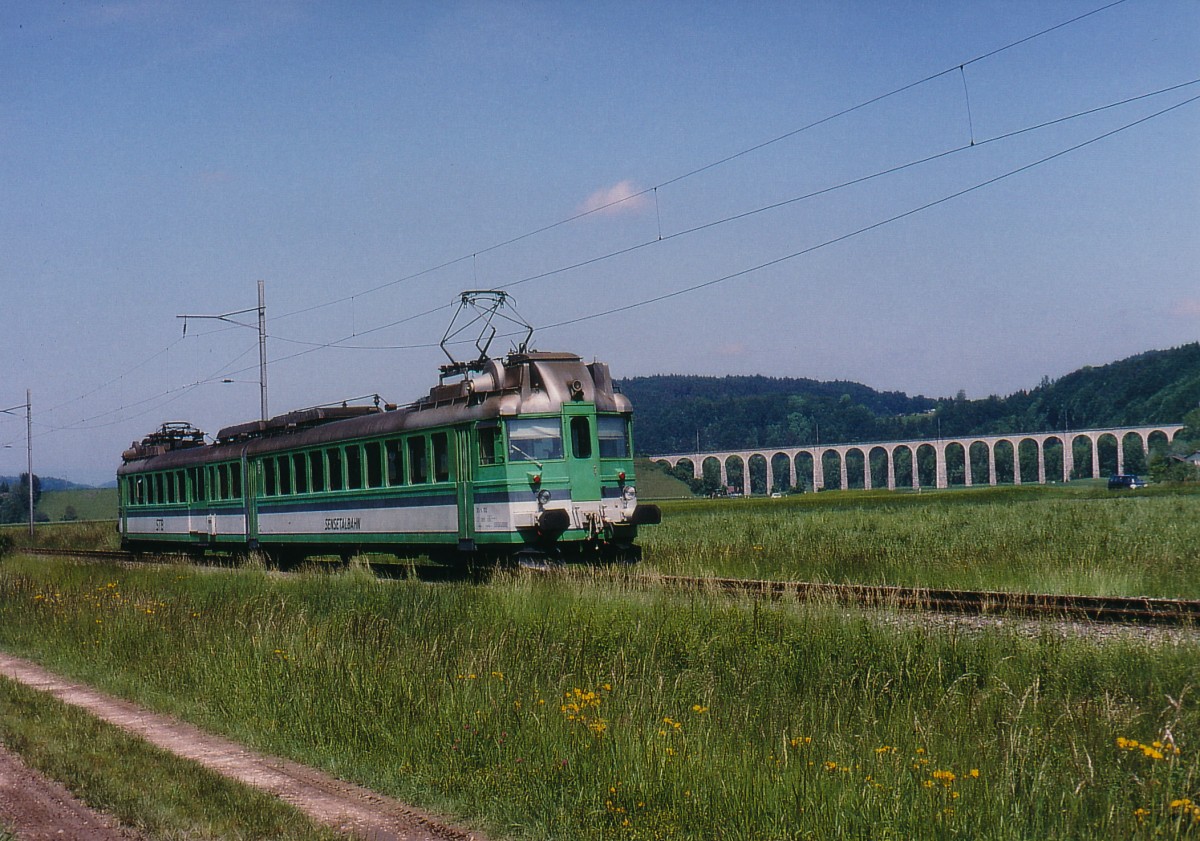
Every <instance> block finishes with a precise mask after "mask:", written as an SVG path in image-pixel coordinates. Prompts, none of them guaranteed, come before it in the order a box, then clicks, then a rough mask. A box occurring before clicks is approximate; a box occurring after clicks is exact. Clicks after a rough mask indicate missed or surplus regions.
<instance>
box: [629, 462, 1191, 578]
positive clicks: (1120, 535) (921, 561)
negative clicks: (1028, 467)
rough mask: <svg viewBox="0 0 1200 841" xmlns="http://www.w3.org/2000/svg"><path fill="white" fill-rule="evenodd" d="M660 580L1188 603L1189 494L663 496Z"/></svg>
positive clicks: (656, 543) (655, 539)
mask: <svg viewBox="0 0 1200 841" xmlns="http://www.w3.org/2000/svg"><path fill="white" fill-rule="evenodd" d="M661 504H662V506H663V522H662V525H661V526H658V527H656V528H653V529H645V530H644V531H643V533H642V539H641V543H642V545H643V546H644V547H645V550H646V564H645V566H646V567H647V568H649V569H654V570H657V571H659V572H662V573H664V574H673V575H706V576H707V575H711V576H728V577H741V578H767V579H785V580H803V581H822V582H835V583H843V582H846V583H861V584H895V585H912V586H925V587H951V588H961V589H979V590H1013V591H1019V592H1054V593H1076V594H1084V595H1120V596H1136V595H1142V596H1160V597H1165V598H1188V599H1196V598H1200V574H1198V572H1200V517H1197V516H1196V515H1197V512H1198V511H1200V488H1188V487H1187V486H1180V487H1177V488H1152V489H1148V490H1146V491H1134V492H1111V491H1108V490H1107V489H1105V488H1104V487H1103V485H1094V484H1083V485H1074V484H1073V485H1069V486H1049V487H1044V486H1026V487H1015V488H1014V487H1001V488H978V489H972V490H949V491H940V492H923V493H920V494H917V493H899V494H897V493H889V492H887V491H845V492H831V493H823V494H804V495H801V496H794V497H786V498H784V499H766V498H757V499H732V500H721V501H710V500H696V501H687V502H681V501H668V502H663V503H661Z"/></svg>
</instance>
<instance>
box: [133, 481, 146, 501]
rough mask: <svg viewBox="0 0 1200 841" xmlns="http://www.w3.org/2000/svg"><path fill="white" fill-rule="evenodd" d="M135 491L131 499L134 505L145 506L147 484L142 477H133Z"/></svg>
mask: <svg viewBox="0 0 1200 841" xmlns="http://www.w3.org/2000/svg"><path fill="white" fill-rule="evenodd" d="M132 481H133V491H132V493H131V494H130V497H129V498H130V499H131V500H133V503H134V505H144V504H145V502H146V483H145V481H143V479H142V477H141V476H134V477H133V480H132Z"/></svg>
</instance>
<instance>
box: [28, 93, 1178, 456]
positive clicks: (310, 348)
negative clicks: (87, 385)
mask: <svg viewBox="0 0 1200 841" xmlns="http://www.w3.org/2000/svg"><path fill="white" fill-rule="evenodd" d="M1196 84H1200V79H1193V80H1190V81H1187V82H1182V83H1179V84H1176V85H1172V86H1169V87H1166V88H1162V89H1159V90H1155V91H1151V92H1148V93H1144V94H1139V95H1137V96H1133V97H1128V98H1126V99H1123V100H1119V101H1117V102H1112V103H1107V104H1105V105H1101V106H1096V107H1094V108H1090V109H1086V110H1083V111H1079V112H1075V113H1073V114H1070V115H1066V116H1062V117H1058V118H1055V119H1052V120H1047V121H1044V122H1042V123H1038V124H1036V125H1033V126H1027V127H1024V128H1021V129H1016V130H1013V131H1010V132H1005V133H1003V134H999V135H996V136H994V137H991V138H987V139H984V140H981V141H978V142H976V143H974V144H967V145H963V146H958V147H955V148H952V149H947V150H944V151H942V152H938V153H935V154H933V155H929V156H926V157H924V158H920V159H917V160H914V161H910V162H907V163H904V164H899V165H896V166H893V167H889V168H886V169H883V170H879V171H877V172H874V173H870V174H868V175H864V176H859V177H857V178H853V179H849V180H847V181H844V182H840V183H838V184H835V185H831V186H829V187H826V188H822V189H821V190H816V191H812V192H810V193H806V194H804V195H801V196H795V197H792V198H789V199H785V200H783V201H781V202H775V203H772V204H769V205H765V206H762V207H759V208H754V209H752V210H749V211H743V212H741V213H738V214H733V215H731V216H727V217H724V218H722V219H718V220H713V221H710V222H706V223H704V224H701V225H697V226H694V227H692V228H688V229H685V230H681V231H677V232H675V233H672V234H667V235H665V236H663V237H662V238H661V240H660V239H654V240H647V241H644V242H641V243H637V244H635V245H632V246H628V247H626V248H622V249H618V250H616V251H613V252H609V253H607V254H604V255H599V256H597V257H594V258H590V259H588V260H584V261H579V262H577V263H573V264H570V265H568V266H564V267H559V268H557V269H553V270H551V271H548V272H542V273H539V274H537V275H531V276H529V277H526V278H521V279H519V280H516V281H513V282H511V283H509V284H505V285H503V286H501V287H500V288H511V287H513V286H517V285H520V284H523V283H526V282H530V281H533V280H538V279H541V278H544V277H548V276H551V275H554V274H560V273H562V272H565V271H570V270H572V269H576V268H580V267H583V266H587V265H592V264H595V263H597V262H600V261H602V260H606V259H610V258H612V257H614V256H619V255H622V254H627V253H630V252H632V251H636V250H638V249H641V248H646V247H648V246H650V245H654V244H657V243H658V242H660V241H662V242H665V241H668V240H671V239H674V238H677V237H681V236H686V235H688V234H691V233H695V232H697V231H701V230H705V229H707V228H711V227H714V226H716V225H720V224H725V223H727V222H731V221H735V220H739V219H744V218H746V217H748V216H752V215H755V214H758V213H762V212H765V211H768V210H772V209H776V208H778V207H782V206H785V205H788V204H792V203H795V202H798V201H802V200H804V199H807V198H812V197H814V196H818V195H822V194H825V193H828V192H831V191H833V190H837V189H843V188H845V187H848V186H852V185H854V184H859V183H862V182H864V181H867V180H871V179H874V178H879V177H881V176H884V175H888V174H891V173H894V172H898V171H901V170H904V169H908V168H911V167H914V166H918V165H921V164H924V163H928V162H931V161H935V160H938V159H940V158H944V157H947V156H949V155H953V154H956V153H959V152H963V151H966V150H968V149H971V148H980V147H982V146H984V145H987V144H991V143H996V142H999V141H1002V140H1006V139H1009V138H1012V137H1015V136H1018V135H1021V134H1026V133H1029V132H1032V131H1036V130H1038V129H1041V128H1045V127H1047V126H1051V125H1057V124H1060V123H1063V122H1065V121H1068V120H1073V119H1077V118H1079V117H1082V116H1087V115H1090V114H1095V113H1099V112H1101V111H1105V110H1110V109H1112V108H1116V107H1119V106H1121V105H1127V104H1130V103H1133V102H1137V101H1140V100H1144V99H1147V98H1150V97H1153V96H1158V95H1161V94H1164V93H1169V92H1172V91H1176V90H1181V89H1183V88H1186V87H1189V86H1193V85H1196ZM1197 98H1200V97H1192V98H1189V99H1187V100H1184V101H1183V102H1180V103H1176V104H1175V105H1172V106H1169V107H1167V108H1164V109H1161V110H1159V111H1157V112H1154V113H1152V114H1150V115H1147V116H1145V117H1143V118H1141V119H1138V120H1135V121H1132V122H1130V123H1127V124H1125V125H1123V126H1121V127H1119V128H1117V129H1114V130H1112V131H1109V132H1105V133H1104V134H1101V135H1098V136H1096V137H1094V138H1091V139H1089V140H1087V141H1084V142H1082V143H1079V144H1076V145H1074V146H1071V147H1069V148H1067V149H1064V150H1060V151H1059V152H1056V153H1054V154H1052V155H1048V156H1046V157H1043V158H1041V159H1039V160H1037V161H1034V162H1032V163H1030V164H1026V165H1024V166H1022V167H1018V168H1016V169H1013V170H1010V171H1008V172H1006V173H1003V174H1001V175H999V176H996V177H994V178H991V179H988V180H986V181H983V182H980V183H978V184H975V185H972V186H971V187H968V188H966V189H964V190H960V191H957V192H955V193H952V194H950V195H947V196H944V197H942V198H939V199H936V200H934V201H932V202H929V203H926V204H923V205H921V206H919V207H917V208H913V209H910V210H908V211H905V212H903V213H900V214H897V215H895V216H892V217H889V218H888V219H885V220H881V221H878V222H875V223H872V224H871V225H867V226H864V227H862V228H859V229H857V230H855V231H851V232H849V233H847V234H843V235H841V236H838V237H834V238H832V239H829V240H826V241H824V242H821V243H818V244H816V245H814V246H810V247H808V248H805V249H801V250H799V251H796V252H793V253H791V254H788V255H785V256H783V257H780V258H777V259H774V260H770V261H767V262H765V263H761V264H758V265H756V266H753V267H750V268H748V269H744V270H741V271H738V272H734V273H731V274H728V275H724V276H722V277H719V278H715V279H712V280H709V281H705V282H704V283H700V284H694V285H692V286H690V287H686V288H684V289H680V290H675V291H672V292H668V293H664V294H662V295H657V296H652V297H650V298H646V299H643V300H641V301H637V302H633V303H631V304H626V305H623V306H621V307H615V308H611V309H608V310H604V311H600V312H596V313H592V314H588V315H584V316H580V317H578V318H574V319H567V320H563V321H559V322H554V323H550V324H545V325H542V326H540V327H539V328H538V329H540V330H551V329H556V328H559V327H564V326H568V325H571V324H576V323H581V322H584V321H588V320H592V319H595V318H602V317H606V316H609V315H613V314H616V313H620V312H625V311H628V310H632V309H637V308H640V307H644V306H648V305H651V304H654V303H658V302H661V301H663V300H668V299H671V298H675V297H678V296H681V295H684V294H689V293H691V292H695V291H699V290H701V289H704V288H707V287H710V286H713V285H717V284H719V283H723V282H725V281H728V280H732V279H735V278H738V277H741V276H744V275H748V274H751V273H754V272H757V271H760V270H763V269H766V268H768V267H770V266H773V265H776V264H778V263H781V262H785V261H787V260H791V259H795V258H797V257H800V256H802V255H804V254H808V253H811V252H813V251H816V250H818V249H820V248H824V247H827V246H829V245H833V244H835V243H838V242H843V241H845V240H847V239H850V238H853V237H855V236H858V235H860V234H863V233H866V232H868V231H871V230H874V229H876V228H879V227H882V226H884V225H886V224H890V223H892V222H896V221H899V220H900V219H903V218H906V217H908V216H911V215H913V214H915V213H919V212H921V211H924V210H927V209H930V208H932V207H935V206H937V205H939V204H942V203H944V202H946V201H950V200H952V199H954V198H958V197H960V196H963V195H966V194H968V193H970V192H974V191H975V190H978V189H980V188H982V187H986V186H988V185H990V184H993V183H995V182H997V181H1000V180H1002V179H1004V178H1007V177H1009V176H1011V175H1015V174H1017V173H1019V172H1023V171H1025V170H1028V169H1030V168H1033V167H1035V166H1039V165H1041V164H1043V163H1046V162H1048V161H1050V160H1053V159H1055V158H1057V157H1061V156H1062V155H1065V154H1068V153H1070V152H1073V151H1076V150H1078V149H1081V148H1083V147H1085V146H1088V145H1090V144H1092V143H1094V142H1096V141H1098V140H1102V139H1104V138H1106V137H1110V136H1112V135H1114V134H1117V133H1119V132H1121V131H1124V130H1126V129H1128V128H1132V127H1134V126H1136V125H1139V124H1141V123H1143V122H1146V121H1148V120H1150V119H1154V118H1156V117H1158V116H1162V115H1163V114H1166V113H1168V112H1170V111H1173V110H1175V109H1176V108H1179V107H1182V106H1184V105H1187V104H1189V103H1191V102H1194V101H1195V100H1196V99H1197ZM452 306H453V304H444V305H439V306H436V307H432V308H429V309H426V310H424V311H422V312H419V313H414V314H412V315H409V316H406V317H405V318H402V319H398V320H395V321H392V322H389V323H388V324H384V325H380V326H378V327H374V328H370V329H368V330H365V331H362V332H360V333H357V334H352V335H350V336H346V337H343V338H342V339H337V340H334V341H330V342H308V341H304V340H299V339H290V338H287V337H283V336H279V335H276V334H271V338H273V339H275V340H276V341H282V342H286V343H292V344H298V345H304V346H306V347H305V349H304V350H301V351H298V352H296V353H293V354H289V355H284V356H280V357H277V358H275V359H273V360H271V361H270V364H275V363H277V362H285V361H289V360H292V359H296V358H298V357H302V356H305V355H307V354H310V353H314V352H316V351H319V350H323V349H329V348H337V349H347V350H416V349H432V348H435V347H437V346H438V343H437V342H421V343H411V344H406V345H370V346H361V345H345V344H344V342H346V341H348V340H349V339H351V338H355V337H356V336H362V335H367V334H370V333H374V332H378V331H381V330H385V329H388V328H391V327H395V326H398V325H400V324H404V323H407V322H411V321H414V320H416V319H419V318H423V317H426V316H429V315H432V314H434V313H437V312H442V311H445V310H448V309H450V308H451V307H452ZM501 335H502V336H508V335H509V334H501ZM513 335H515V334H513ZM177 343H178V340H177V342H176V343H173V344H172V345H170V346H168V348H165V349H163V350H162V351H158V352H157V353H156V354H153V355H152V356H151V357H148V358H147V359H146V360H144V361H143V362H142V363H139V365H141V364H145V363H146V362H149V361H150V360H151V359H153V358H156V357H157V356H159V355H161V354H162V353H163V352H164V351H165V350H167V349H169V348H170V347H173V346H174V344H177ZM250 350H253V348H249V349H247V350H246V351H243V352H242V353H240V354H238V356H236V357H235V358H234V359H232V360H230V362H229V363H227V364H226V365H225V366H223V368H222V369H221V370H220V371H219V372H218V373H215V374H213V375H211V376H209V377H205V378H202V379H199V380H196V381H194V382H191V383H188V384H186V385H184V386H179V387H176V388H173V389H168V390H167V391H165V392H161V393H159V394H156V395H154V396H152V397H148V398H145V399H144V400H140V401H136V402H134V403H131V404H126V405H123V406H120V407H118V408H116V409H113V410H110V411H108V412H103V413H100V414H98V415H95V416H93V417H91V418H84V419H81V420H79V421H76V422H74V423H73V424H70V425H65V426H61V427H60V426H50V425H45V426H46V429H47V430H48V431H61V430H71V429H79V428H83V427H82V426H80V425H81V424H90V425H92V426H95V424H94V423H93V422H94V421H96V420H100V419H102V418H104V417H108V416H110V415H112V414H116V413H119V412H122V411H126V410H128V409H130V408H136V407H138V406H142V405H145V404H148V403H153V402H154V401H156V400H160V399H162V398H164V397H168V396H170V397H171V399H170V400H169V401H167V402H166V403H163V404H158V405H169V404H170V403H172V402H175V400H178V399H179V398H181V397H183V396H184V395H185V394H186V393H188V392H190V391H192V390H194V389H195V388H198V387H199V386H201V385H205V384H208V383H211V382H215V381H217V380H219V379H221V378H222V377H225V376H237V375H239V374H242V373H246V372H247V371H250V370H253V366H250V367H247V368H241V369H235V370H232V371H230V370H228V368H229V366H230V365H232V364H235V363H236V361H237V360H238V359H240V358H242V357H243V356H245V355H246V354H247V353H249V352H250ZM122 376H124V375H122ZM116 379H120V377H118V378H114V380H113V381H116ZM97 390H99V389H97ZM157 407H158V406H155V407H152V408H150V409H147V410H146V411H144V412H139V413H138V414H136V415H132V416H127V417H123V418H121V419H119V420H117V421H112V422H109V423H106V424H101V425H100V426H113V425H116V424H117V423H121V422H124V421H126V420H129V419H131V418H132V417H138V416H141V415H143V414H147V413H148V412H149V411H152V410H153V408H157ZM42 434H45V433H42Z"/></svg>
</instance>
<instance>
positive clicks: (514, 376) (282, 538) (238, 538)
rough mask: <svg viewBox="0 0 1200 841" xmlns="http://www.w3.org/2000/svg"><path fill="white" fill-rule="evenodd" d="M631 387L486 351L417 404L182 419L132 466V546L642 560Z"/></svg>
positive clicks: (286, 554)
mask: <svg viewBox="0 0 1200 841" xmlns="http://www.w3.org/2000/svg"><path fill="white" fill-rule="evenodd" d="M631 415H632V409H631V406H630V404H629V400H628V399H627V398H626V397H625V396H624V395H622V394H620V393H618V392H617V391H615V389H614V388H613V384H612V379H611V377H610V375H609V371H608V367H607V365H605V364H603V363H598V362H597V363H590V364H588V363H584V362H583V361H581V360H580V358H579V357H578V356H575V355H572V354H566V353H543V352H528V353H517V354H512V355H510V356H508V357H507V358H505V359H503V360H493V359H488V360H485V361H484V362H483V363H481V365H480V368H479V370H477V371H475V372H474V375H472V376H467V377H465V378H464V379H462V380H461V381H458V382H453V383H448V384H447V383H443V384H440V385H438V386H436V387H434V388H433V389H431V390H430V392H429V395H428V396H427V397H425V398H423V399H421V400H419V401H417V402H416V403H414V404H412V405H410V406H406V407H402V408H399V409H395V408H392V407H387V408H385V409H379V408H378V407H371V406H358V407H338V408H326V409H309V410H304V411H299V412H292V413H289V414H286V415H282V416H280V417H276V418H273V419H271V420H269V421H255V422H252V423H246V424H240V425H238V426H232V427H228V428H226V429H222V430H221V431H220V432H219V433H218V435H217V438H216V440H215V442H214V443H211V444H206V443H204V438H203V435H202V434H201V433H200V432H199V431H198V430H194V429H192V428H191V427H189V426H187V425H186V424H167V425H164V427H163V428H162V429H160V430H159V431H158V432H156V433H154V434H152V435H150V436H148V437H147V438H146V439H144V440H143V441H142V442H141V443H139V444H135V445H134V446H133V447H132V448H131V449H129V450H127V451H126V452H125V453H124V456H123V464H122V465H121V467H120V468H119V469H118V471H117V479H118V487H119V492H120V523H119V528H120V531H121V538H122V545H123V546H125V547H126V548H128V549H131V550H134V551H179V550H185V551H192V552H202V551H207V550H223V551H233V552H240V551H253V550H259V551H262V552H264V553H265V554H266V555H267V556H268V557H270V558H272V559H274V560H276V561H279V562H282V563H290V562H296V561H299V560H302V559H303V558H305V557H309V556H317V555H336V556H341V557H346V556H349V555H352V554H356V553H359V552H380V553H392V554H396V555H401V556H411V555H414V554H426V555H429V556H430V557H432V558H435V559H437V560H441V561H454V560H461V561H471V560H488V561H491V560H498V559H504V558H514V559H517V560H520V561H522V562H531V563H545V562H552V561H556V560H560V559H561V560H572V559H576V558H579V559H598V560H636V559H637V558H638V557H640V550H639V549H638V547H637V545H636V544H635V542H634V540H635V538H636V536H637V529H638V527H639V526H640V525H647V524H653V523H657V522H659V519H660V515H659V511H658V508H657V506H653V505H645V504H640V503H639V502H638V500H637V492H636V489H635V485H634V470H633V442H632V438H631V432H630V421H631Z"/></svg>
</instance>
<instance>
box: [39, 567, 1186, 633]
mask: <svg viewBox="0 0 1200 841" xmlns="http://www.w3.org/2000/svg"><path fill="white" fill-rule="evenodd" d="M19 551H22V552H25V553H26V554H31V555H44V556H58V557H72V558H81V559H87V560H97V561H119V562H133V561H135V560H137V559H138V556H136V555H134V554H133V553H130V552H122V551H116V550H82V549H21V550H19ZM155 557H160V558H162V559H164V560H186V559H187V557H186V556H185V555H160V556H155ZM385 569H390V570H392V571H393V572H395V571H398V573H397V574H399V575H402V576H403V575H407V574H411V573H415V574H416V575H417V576H418V577H419V578H421V579H422V580H428V581H440V580H450V579H455V578H471V577H474V578H476V579H478V578H479V577H480V576H478V575H474V576H473V575H471V574H470V573H469V572H468V573H465V574H464V573H462V572H459V571H456V570H453V569H450V568H446V567H420V566H417V567H413V566H409V565H392V566H385ZM455 573H457V574H455ZM485 577H486V576H485ZM621 577H622V579H623V580H626V581H629V582H631V583H636V584H639V585H641V586H647V587H668V588H672V589H677V590H685V591H713V590H717V591H723V592H730V593H744V594H747V595H751V596H760V597H763V598H772V599H781V598H794V599H797V600H800V601H832V602H837V603H840V604H847V605H858V606H861V607H892V608H902V609H907V610H918V611H927V612H933V613H954V614H962V615H998V616H1002V615H1020V616H1041V617H1053V618H1070V619H1085V620H1090V621H1094V622H1109V623H1124V624H1138V625H1187V624H1200V600H1190V599H1160V598H1148V597H1143V596H1135V597H1121V596H1073V595H1061V594H1053V593H1010V592H1003V591H998V590H949V589H944V588H929V587H896V586H886V585H869V584H818V583H810V582H803V581H760V580H753V579H742V578H692V577H686V576H669V575H668V576H658V575H655V576H649V575H636V574H634V575H629V574H625V575H622V576H621Z"/></svg>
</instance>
